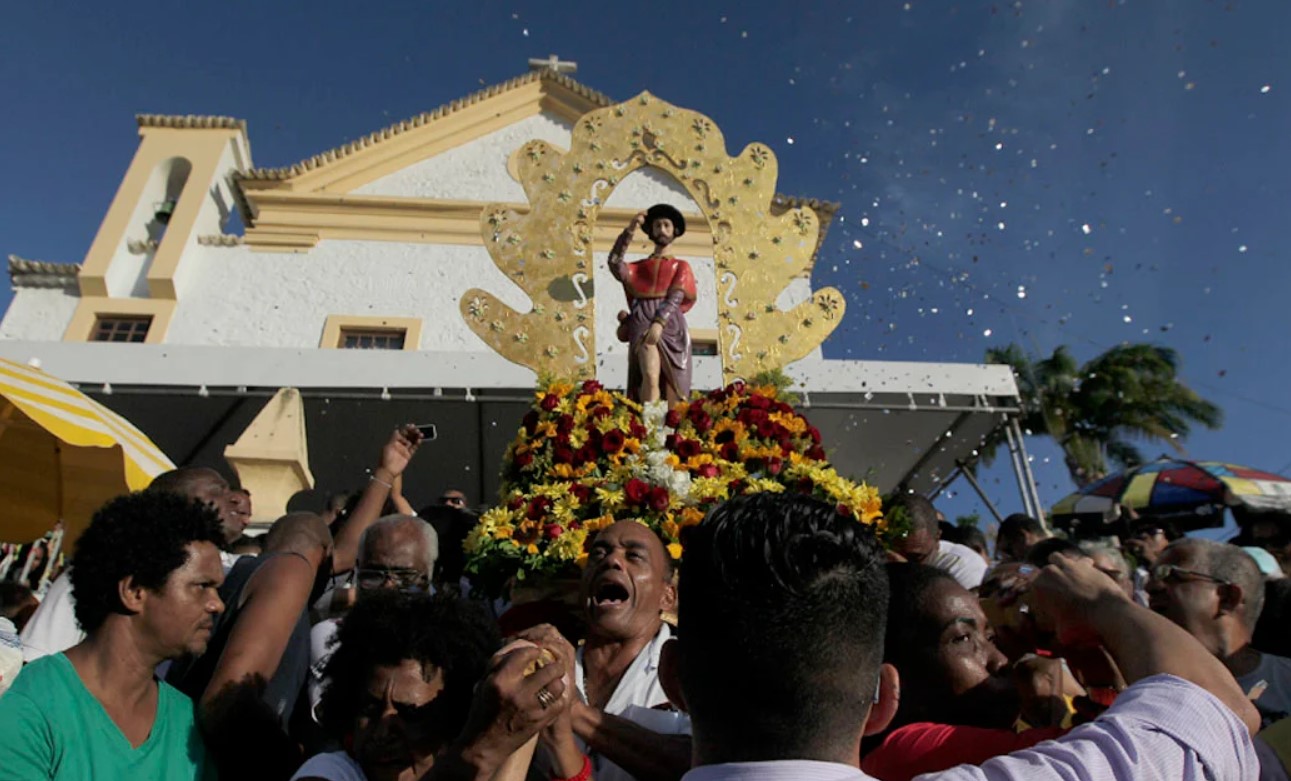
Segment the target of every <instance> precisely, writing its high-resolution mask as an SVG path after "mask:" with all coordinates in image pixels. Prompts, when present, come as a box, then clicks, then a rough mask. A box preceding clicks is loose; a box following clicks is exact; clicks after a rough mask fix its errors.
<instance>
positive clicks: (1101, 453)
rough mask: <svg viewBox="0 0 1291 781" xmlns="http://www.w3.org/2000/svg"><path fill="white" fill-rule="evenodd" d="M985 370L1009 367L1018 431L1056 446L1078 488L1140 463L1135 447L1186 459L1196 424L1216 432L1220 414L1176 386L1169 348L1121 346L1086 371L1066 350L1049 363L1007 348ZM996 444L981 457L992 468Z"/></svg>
mask: <svg viewBox="0 0 1291 781" xmlns="http://www.w3.org/2000/svg"><path fill="white" fill-rule="evenodd" d="M986 362H987V363H995V364H1006V365H1008V366H1011V367H1013V374H1014V376H1015V377H1016V378H1017V382H1018V390H1019V391H1020V393H1021V396H1022V419H1021V424H1022V427H1023V428H1024V429H1026V430H1027V431H1028V432H1029V433H1031V434H1043V435H1047V436H1049V437H1052V438H1053V441H1054V442H1055V443H1056V444H1057V445H1058V447H1060V448H1062V452H1063V460H1064V462H1065V463H1066V465H1067V471H1068V472H1069V473H1070V474H1071V479H1072V480H1073V481H1075V483H1076V485H1077V486H1085V485H1088V484H1089V483H1092V482H1094V481H1095V480H1099V479H1101V478H1103V477H1105V476H1106V475H1107V471H1108V464H1109V463H1110V464H1112V465H1114V466H1117V467H1121V468H1128V467H1132V466H1137V465H1139V464H1142V463H1143V454H1142V453H1141V452H1140V451H1139V449H1138V448H1137V447H1136V446H1135V444H1134V441H1135V440H1139V441H1147V442H1164V443H1166V444H1168V445H1170V446H1171V447H1172V448H1174V450H1175V451H1177V452H1183V440H1184V439H1186V438H1187V436H1188V434H1189V433H1190V432H1191V431H1192V426H1193V424H1201V425H1203V426H1205V427H1206V428H1209V429H1215V428H1219V426H1220V424H1221V422H1222V421H1223V412H1222V411H1221V410H1220V409H1219V407H1218V406H1216V405H1215V404H1214V403H1212V402H1210V401H1207V400H1206V399H1203V398H1202V397H1201V396H1199V395H1197V393H1196V392H1195V391H1193V390H1192V389H1190V388H1188V386H1186V385H1184V384H1183V383H1182V382H1180V381H1179V379H1178V377H1177V376H1176V374H1177V372H1178V369H1179V356H1178V354H1177V353H1175V351H1174V350H1171V349H1170V348H1168V347H1157V346H1155V345H1150V344H1124V345H1119V346H1117V347H1113V348H1111V349H1110V350H1108V351H1107V352H1105V353H1103V354H1102V355H1099V356H1097V357H1095V358H1094V359H1093V360H1091V361H1089V362H1087V363H1086V364H1084V365H1083V366H1080V365H1077V363H1076V359H1075V358H1074V357H1072V355H1071V352H1070V351H1069V350H1068V349H1067V348H1066V347H1065V346H1063V347H1059V348H1058V349H1056V350H1054V351H1053V355H1051V356H1049V357H1048V358H1040V357H1038V356H1029V355H1027V354H1026V353H1025V352H1024V351H1023V350H1022V348H1021V347H1018V346H1017V345H1016V344H1010V345H1009V346H1007V347H1004V348H991V349H989V350H987V351H986ZM999 444H1000V441H999V440H992V441H988V442H986V443H985V444H984V446H983V448H982V449H981V452H982V458H983V460H985V461H986V462H987V463H989V461H990V458H991V457H992V456H993V455H994V451H995V448H996V447H997V446H998V445H999Z"/></svg>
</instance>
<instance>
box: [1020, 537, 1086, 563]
mask: <svg viewBox="0 0 1291 781" xmlns="http://www.w3.org/2000/svg"><path fill="white" fill-rule="evenodd" d="M1055 553H1059V554H1062V555H1063V556H1067V557H1068V558H1072V559H1087V558H1089V554H1088V553H1085V551H1083V550H1081V548H1080V546H1079V545H1077V544H1076V543H1074V542H1072V541H1071V540H1065V539H1063V538H1062V537H1046V538H1045V539H1043V540H1040V541H1039V542H1037V543H1036V544H1035V545H1032V546H1031V547H1030V548H1027V552H1026V555H1025V556H1023V557H1022V560H1023V561H1024V562H1026V563H1027V564H1030V565H1031V566H1033V567H1044V566H1048V564H1049V557H1050V556H1052V555H1053V554H1055Z"/></svg>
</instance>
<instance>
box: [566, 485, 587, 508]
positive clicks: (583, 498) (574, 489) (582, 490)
mask: <svg viewBox="0 0 1291 781" xmlns="http://www.w3.org/2000/svg"><path fill="white" fill-rule="evenodd" d="M569 492H570V493H572V494H573V495H574V496H577V497H578V501H579V502H580V503H583V504H586V503H587V500H588V499H591V498H592V489H591V488H588V487H587V486H586V485H584V484H582V483H574V484H573V485H571V486H570V487H569Z"/></svg>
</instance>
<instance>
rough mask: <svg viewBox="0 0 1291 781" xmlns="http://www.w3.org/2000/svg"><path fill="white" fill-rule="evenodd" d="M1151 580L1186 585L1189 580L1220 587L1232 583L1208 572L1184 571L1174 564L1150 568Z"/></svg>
mask: <svg viewBox="0 0 1291 781" xmlns="http://www.w3.org/2000/svg"><path fill="white" fill-rule="evenodd" d="M1151 575H1152V579H1153V580H1157V581H1160V582H1162V583H1187V582H1188V581H1189V580H1205V581H1209V582H1211V583H1218V584H1219V585H1221V586H1230V585H1232V581H1229V580H1225V579H1224V578H1217V577H1215V576H1214V575H1211V574H1210V573H1209V572H1198V571H1196V570H1191V569H1184V568H1183V567H1178V566H1175V565H1174V564H1158V565H1156V566H1155V567H1153V568H1152V571H1151Z"/></svg>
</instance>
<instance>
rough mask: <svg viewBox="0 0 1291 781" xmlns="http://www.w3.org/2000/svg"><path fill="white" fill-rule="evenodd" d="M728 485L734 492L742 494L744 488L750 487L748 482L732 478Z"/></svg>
mask: <svg viewBox="0 0 1291 781" xmlns="http://www.w3.org/2000/svg"><path fill="white" fill-rule="evenodd" d="M726 487H727V488H729V489H730V490H731V493H732V494H742V493H744V489H745V488H747V487H748V483H746V482H744V481H743V480H732V481H731V482H730V483H729V484H728V485H727V486H726Z"/></svg>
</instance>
